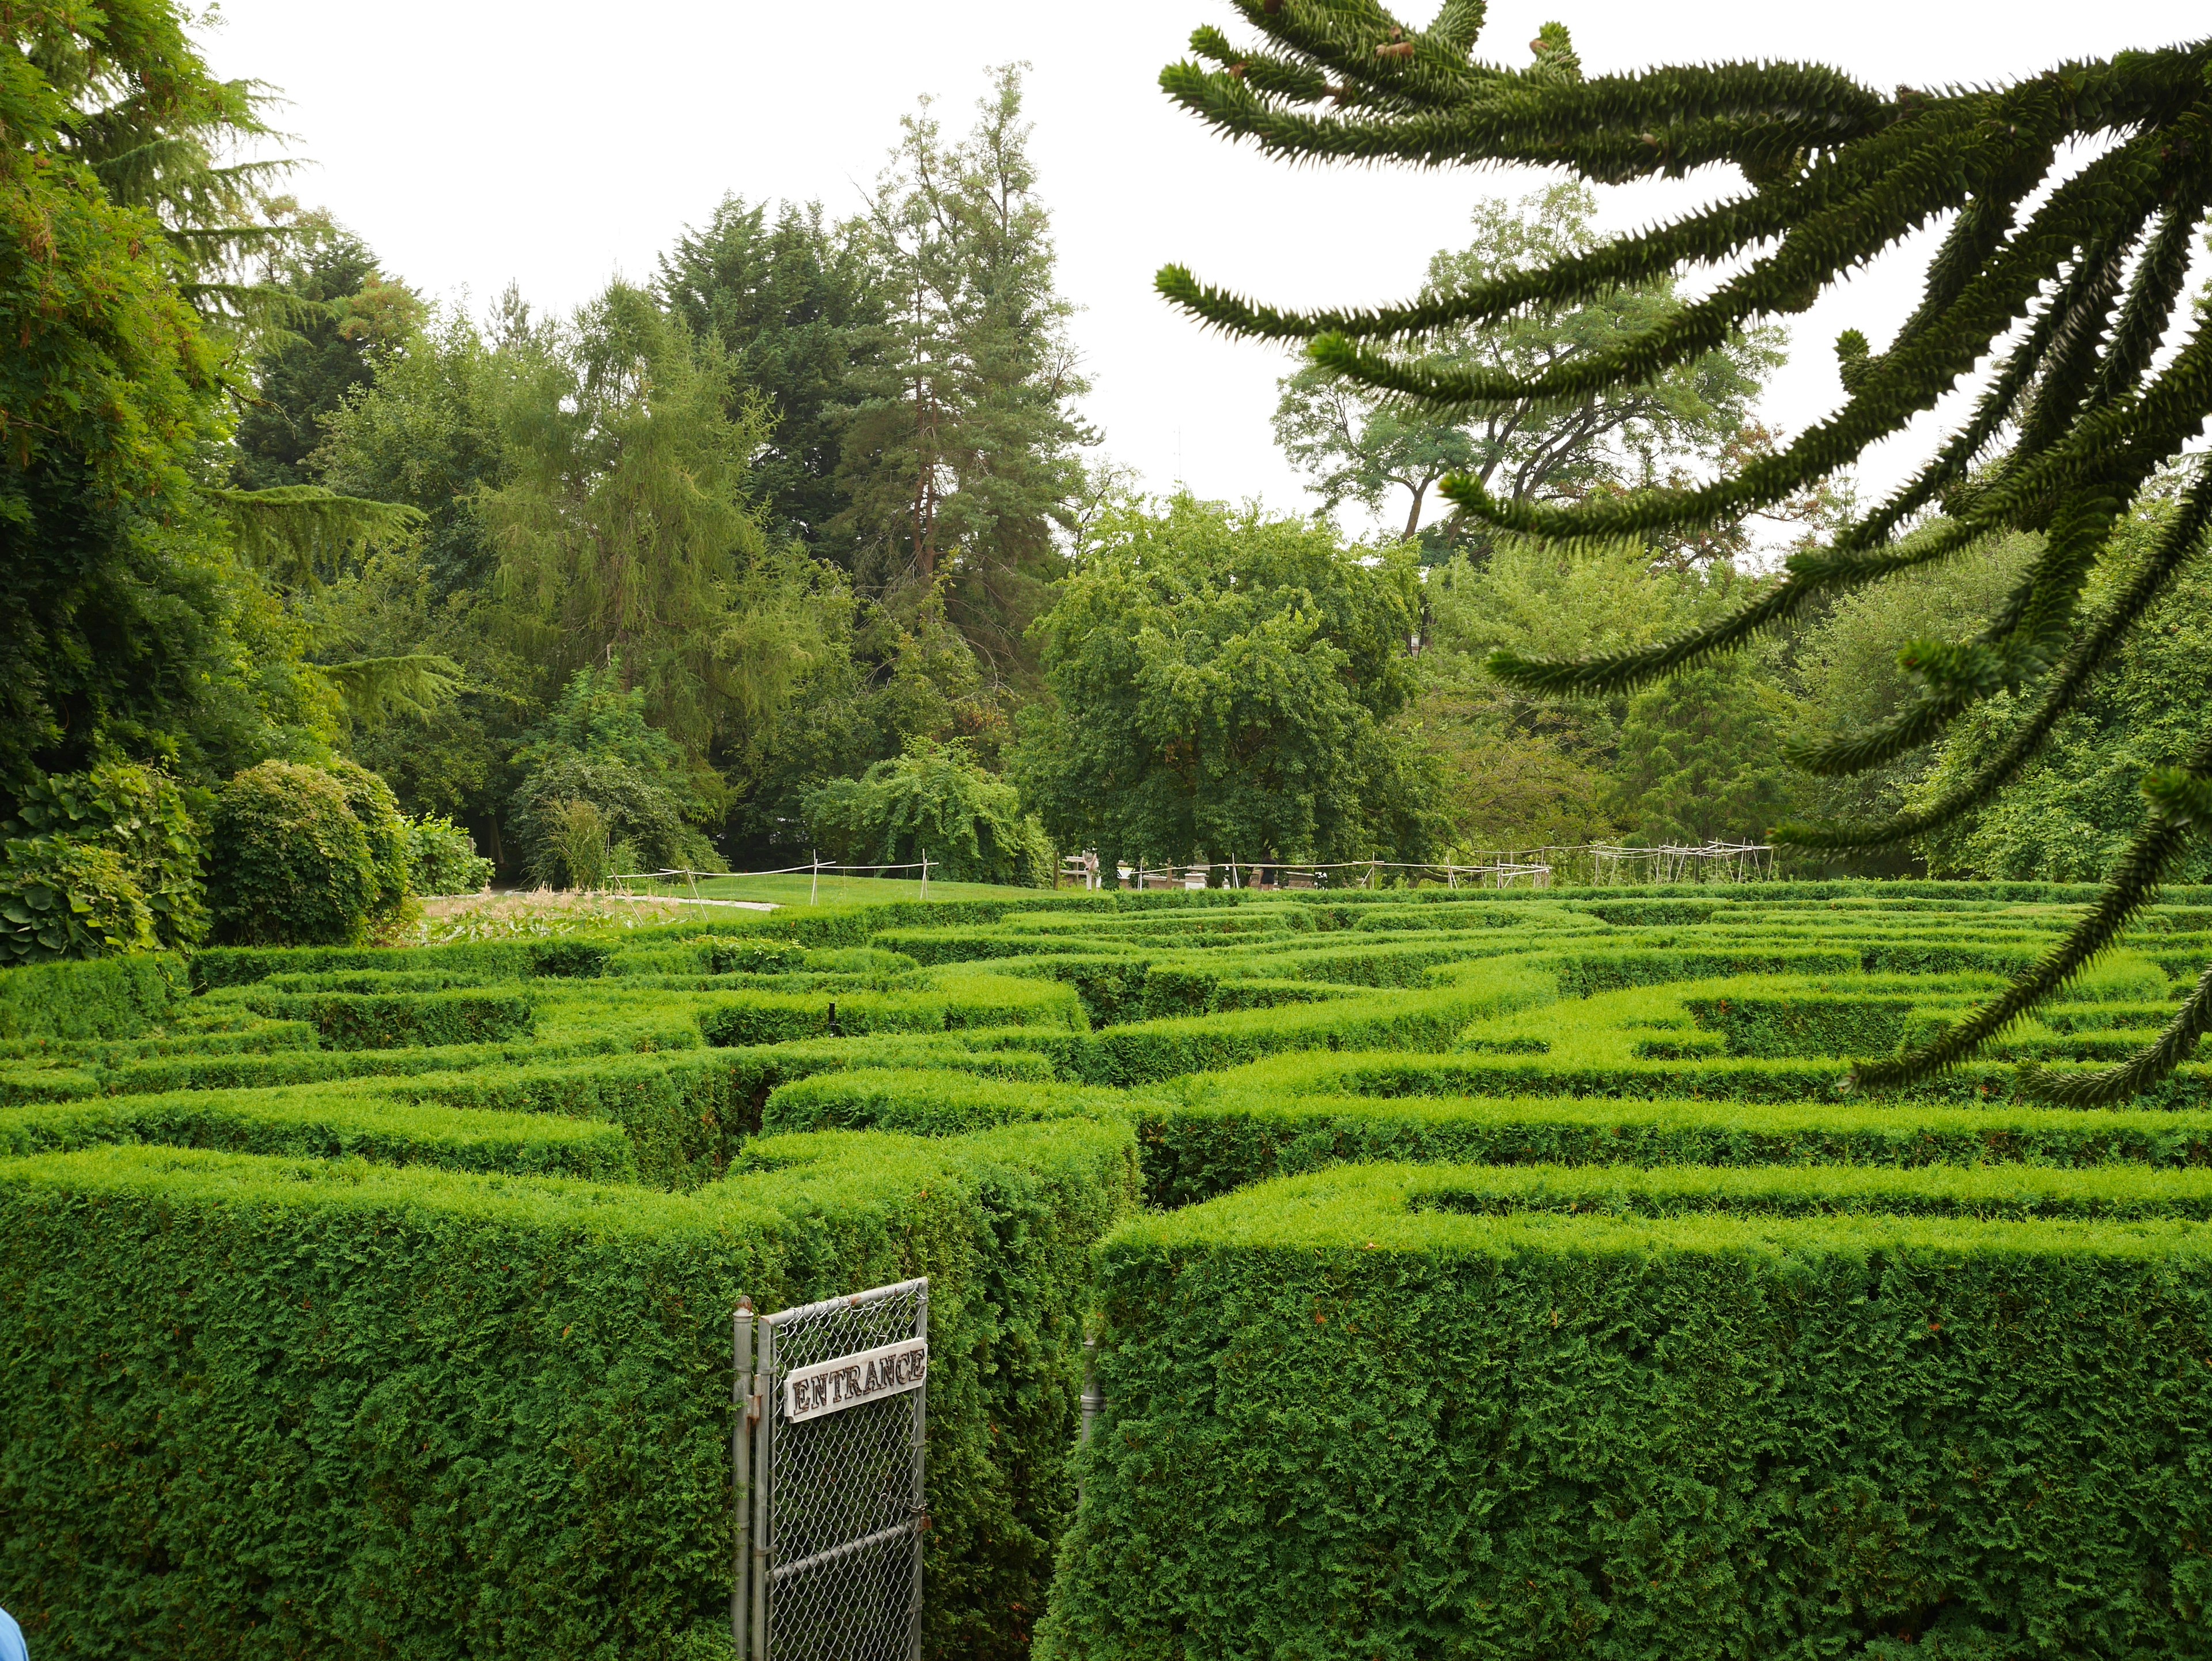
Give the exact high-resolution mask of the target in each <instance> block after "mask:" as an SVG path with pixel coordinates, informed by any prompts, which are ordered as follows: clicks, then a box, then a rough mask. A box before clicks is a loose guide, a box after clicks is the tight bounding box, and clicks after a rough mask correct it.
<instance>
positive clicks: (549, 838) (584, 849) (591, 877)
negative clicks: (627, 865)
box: [535, 796, 631, 893]
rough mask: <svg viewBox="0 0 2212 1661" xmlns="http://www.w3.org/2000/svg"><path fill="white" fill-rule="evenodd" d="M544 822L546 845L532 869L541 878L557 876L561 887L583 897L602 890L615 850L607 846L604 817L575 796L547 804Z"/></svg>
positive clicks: (595, 808) (609, 874) (610, 870)
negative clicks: (583, 893) (578, 892)
mask: <svg viewBox="0 0 2212 1661" xmlns="http://www.w3.org/2000/svg"><path fill="white" fill-rule="evenodd" d="M544 818H545V826H546V829H545V843H544V850H543V856H542V857H541V859H540V860H539V862H538V866H537V867H535V868H536V869H537V870H538V872H539V873H540V874H541V876H544V877H552V876H554V875H555V874H556V873H557V875H558V879H559V881H560V884H561V885H562V887H564V888H576V889H581V890H582V891H585V892H586V893H597V892H599V891H600V890H601V889H603V888H605V886H606V885H607V879H608V878H609V877H611V875H613V874H614V869H615V861H614V850H613V849H611V848H610V847H609V846H608V845H607V821H606V816H605V814H603V813H601V812H599V808H598V807H597V806H595V805H594V804H592V803H591V802H589V801H586V800H584V799H583V798H582V797H580V796H578V797H574V798H571V799H570V800H566V801H555V802H549V803H547V804H546V806H545V810H544ZM630 845H631V844H629V843H623V847H625V848H628V847H629V846H630Z"/></svg>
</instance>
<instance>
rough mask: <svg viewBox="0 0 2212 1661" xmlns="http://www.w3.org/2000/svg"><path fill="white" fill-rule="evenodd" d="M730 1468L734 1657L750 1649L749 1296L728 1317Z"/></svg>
mask: <svg viewBox="0 0 2212 1661" xmlns="http://www.w3.org/2000/svg"><path fill="white" fill-rule="evenodd" d="M730 1360H731V1362H732V1366H731V1371H730V1406H731V1408H732V1413H731V1415H730V1471H731V1475H732V1479H733V1481H732V1489H733V1494H732V1503H733V1504H734V1506H736V1509H737V1518H738V1544H737V1551H736V1554H735V1556H734V1558H733V1561H732V1563H731V1565H730V1641H731V1642H732V1644H734V1645H735V1646H737V1652H738V1661H746V1658H747V1656H748V1655H749V1654H750V1648H749V1646H747V1644H746V1642H745V1639H746V1635H747V1622H746V1621H745V1604H746V1597H745V1592H746V1590H747V1584H746V1578H747V1572H748V1571H749V1570H750V1568H751V1567H752V1529H751V1527H750V1522H751V1507H752V1499H753V1495H752V1451H753V1426H752V1421H753V1416H754V1415H753V1300H752V1299H750V1298H740V1299H738V1307H737V1309H736V1311H734V1312H733V1313H732V1315H731V1317H730Z"/></svg>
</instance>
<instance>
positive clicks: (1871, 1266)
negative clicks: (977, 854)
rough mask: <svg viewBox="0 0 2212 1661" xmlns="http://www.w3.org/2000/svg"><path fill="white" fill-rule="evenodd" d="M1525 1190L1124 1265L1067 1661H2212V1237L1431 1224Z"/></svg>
mask: <svg viewBox="0 0 2212 1661" xmlns="http://www.w3.org/2000/svg"><path fill="white" fill-rule="evenodd" d="M1779 1174H1780V1175H1782V1176H1786V1177H1788V1178H1790V1179H1791V1180H1801V1181H1817V1180H1818V1177H1817V1175H1816V1174H1814V1173H1802V1172H1789V1173H1779ZM1498 1176H1499V1173H1496V1172H1490V1171H1479V1170H1468V1169H1466V1168H1452V1167H1436V1166H1426V1167H1407V1166H1389V1165H1385V1166H1369V1167H1347V1168H1344V1169H1340V1170H1339V1171H1332V1172H1328V1173H1325V1174H1324V1175H1322V1176H1320V1177H1308V1178H1299V1179H1291V1180H1289V1181H1285V1182H1282V1183H1269V1184H1265V1185H1262V1186H1261V1187H1258V1188H1255V1189H1248V1190H1245V1191H1244V1192H1243V1193H1240V1194H1237V1195H1234V1196H1230V1197H1228V1198H1226V1199H1224V1200H1220V1201H1217V1202H1213V1203H1212V1204H1210V1205H1206V1206H1201V1207H1195V1208H1190V1209H1188V1210H1186V1211H1183V1212H1180V1213H1177V1214H1173V1215H1171V1216H1164V1217H1151V1218H1146V1219H1143V1220H1132V1221H1131V1222H1128V1223H1125V1224H1124V1225H1123V1226H1121V1227H1120V1228H1119V1229H1117V1230H1116V1231H1115V1232H1114V1233H1113V1234H1112V1235H1111V1236H1109V1238H1108V1240H1107V1241H1106V1243H1105V1244H1103V1246H1102V1247H1101V1248H1100V1253H1099V1265H1100V1267H1099V1273H1100V1277H1101V1296H1102V1299H1103V1311H1104V1314H1103V1323H1104V1324H1103V1335H1102V1339H1101V1346H1102V1348H1101V1354H1100V1358H1099V1364H1098V1365H1099V1378H1100V1382H1101V1384H1102V1387H1103V1391H1104V1395H1105V1402H1106V1406H1105V1410H1104V1413H1103V1416H1102V1418H1101V1420H1100V1421H1099V1423H1098V1425H1097V1427H1096V1429H1095V1430H1094V1432H1093V1434H1092V1436H1091V1441H1090V1443H1089V1445H1088V1446H1087V1447H1086V1448H1085V1451H1084V1453H1083V1455H1082V1457H1080V1459H1079V1469H1080V1470H1081V1473H1082V1479H1083V1485H1084V1494H1083V1505H1082V1508H1081V1512H1080V1514H1079V1518H1078V1520H1077V1522H1076V1524H1075V1526H1074V1528H1073V1530H1072V1532H1071V1534H1070V1536H1069V1539H1068V1541H1067V1542H1066V1547H1065V1548H1064V1550H1063V1553H1062V1557H1061V1561H1060V1573H1059V1576H1058V1579H1057V1580H1056V1582H1055V1584H1054V1593H1053V1604H1052V1609H1051V1614H1050V1615H1049V1616H1048V1620H1047V1622H1046V1624H1045V1627H1044V1629H1043V1630H1042V1632H1041V1634H1040V1635H1039V1637H1040V1641H1039V1645H1038V1653H1039V1654H1040V1656H1042V1657H1048V1658H1052V1661H1076V1658H1084V1661H1105V1658H1118V1657H1135V1656H1145V1657H1154V1656H1159V1655H1164V1654H1173V1655H1197V1654H1206V1655H1225V1656H1228V1655H1249V1656H1255V1657H1256V1656H1267V1655H1297V1656H1301V1657H1310V1658H1316V1661H1323V1658H1335V1657H1342V1658H1346V1661H1352V1658H1359V1661H1376V1658H1382V1661H1393V1658H1405V1661H1413V1658H1421V1661H1428V1658H1431V1657H1434V1656H1437V1655H1445V1654H1468V1655H1477V1654H1480V1655H1489V1656H1500V1657H1508V1656H1528V1657H1531V1658H1535V1657H1546V1658H1548V1657H1553V1656H1558V1655H1561V1654H1568V1653H1577V1654H1602V1655H1607V1656H1613V1657H1620V1658H1634V1657H1649V1658H1652V1661H1661V1658H1665V1661H1674V1658H1680V1657H1684V1656H1708V1655H1754V1656H1778V1655H1806V1656H1812V1655H1831V1654H1832V1655H1845V1654H1850V1655H1858V1654H1868V1653H1875V1652H1880V1653H1882V1654H1894V1655H1896V1656H1899V1657H1902V1656H1904V1655H1905V1654H1908V1653H1922V1652H1925V1653H1933V1654H1959V1655H1974V1656H1990V1657H1995V1656H2005V1657H2054V1658H2055V1657H2060V1656H2068V1657H2070V1656H2077V1655H2081V1654H2100V1655H2123V1654H2128V1655H2153V1654H2156V1655H2183V1654H2201V1653H2203V1652H2204V1651H2205V1650H2206V1648H2207V1647H2208V1638H2207V1634H2208V1630H2212V1625H2208V1623H2212V1559H2208V1558H2207V1555H2206V1554H2205V1551H2204V1547H2203V1542H2204V1541H2205V1540H2207V1539H2208V1538H2212V1440H2208V1439H2207V1438H2206V1436H2205V1434H2204V1427H2205V1424H2206V1422H2207V1419H2208V1415H2212V1236H2208V1233H2207V1231H2205V1230H2204V1229H2203V1227H2202V1226H2199V1225H2197V1224H2193V1223H2180V1222H2148V1223H2135V1224H2130V1225H2127V1226H2119V1225H2112V1224H2093V1223H2069V1222H2051V1221H2038V1222H2028V1223H2019V1222H1974V1221H1962V1220H1926V1219H1916V1218H1894V1217H1887V1216H1876V1215H1852V1216H1849V1217H1842V1218H1826V1217H1824V1218H1785V1217H1747V1218H1730V1217H1713V1216H1699V1217H1693V1218H1684V1217H1662V1218H1652V1219H1627V1218H1623V1217H1619V1216H1577V1217H1565V1218H1563V1217H1558V1216H1549V1215H1546V1216H1465V1215H1456V1214H1450V1213H1446V1212H1443V1211H1438V1210H1420V1209H1417V1208H1415V1202H1416V1201H1418V1200H1419V1199H1420V1198H1422V1197H1424V1196H1434V1195H1436V1194H1437V1193H1439V1192H1443V1191H1447V1190H1450V1189H1453V1188H1454V1187H1455V1185H1456V1186H1458V1187H1459V1188H1460V1189H1462V1190H1464V1189H1476V1190H1479V1189H1480V1188H1481V1186H1482V1185H1483V1184H1485V1183H1494V1182H1495V1181H1496V1180H1497V1179H1498ZM1912 1646H1926V1647H1925V1648H1924V1649H1923V1648H1917V1647H1912Z"/></svg>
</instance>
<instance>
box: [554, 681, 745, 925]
mask: <svg viewBox="0 0 2212 1661" xmlns="http://www.w3.org/2000/svg"><path fill="white" fill-rule="evenodd" d="M515 761H516V764H517V765H519V766H520V768H521V769H522V775H523V776H522V782H521V783H520V785H518V786H517V787H516V789H515V793H514V798H513V828H514V842H515V846H516V848H517V849H518V850H519V851H520V855H521V859H522V864H523V868H524V870H525V872H526V873H527V874H528V875H529V877H530V879H532V881H534V882H538V883H542V884H544V885H547V886H549V887H550V886H555V885H561V884H563V883H565V884H567V885H568V886H571V887H580V888H581V887H597V886H600V885H603V880H598V881H586V880H580V878H582V877H586V876H593V877H597V878H599V879H604V875H605V872H606V871H607V870H609V869H612V868H615V867H609V866H605V865H604V864H600V865H592V864H589V863H587V862H586V863H584V864H582V865H579V864H574V863H571V861H570V857H569V855H570V854H571V853H572V851H573V852H577V853H578V854H579V855H580V850H581V848H582V844H581V843H574V844H573V845H572V844H571V843H570V842H569V841H568V836H569V833H570V830H571V828H572V825H573V824H578V823H580V820H578V819H576V818H575V816H574V812H573V809H572V806H571V804H574V803H578V802H582V803H586V804H588V805H589V806H591V807H592V809H593V810H595V811H596V812H597V814H598V817H599V835H600V844H599V845H600V847H601V849H605V850H607V851H609V852H611V846H612V845H613V844H617V843H629V846H630V847H631V849H634V850H635V853H634V855H632V857H633V858H635V861H637V864H636V865H634V866H631V867H629V868H631V869H638V868H650V869H653V870H661V869H667V868H674V867H681V868H686V869H690V870H696V871H715V870H720V869H722V868H723V867H722V861H721V860H720V857H719V856H718V855H716V854H715V852H714V844H713V843H710V842H708V840H707V838H706V837H704V836H702V834H701V833H700V832H699V831H698V830H697V828H696V824H694V821H695V820H696V819H698V818H701V817H702V816H703V814H704V813H705V812H706V806H705V803H704V802H702V800H701V799H700V795H699V793H698V791H697V790H696V788H694V786H693V783H692V781H691V780H690V777H689V776H687V775H686V772H685V765H684V752H683V751H681V750H680V749H679V748H678V746H677V745H676V742H675V740H673V739H671V738H670V737H669V736H668V735H667V734H666V733H662V732H659V731H657V730H656V729H655V728H653V727H651V726H648V725H647V722H646V719H645V694H644V691H642V689H639V688H633V689H631V690H630V691H623V687H622V672H621V666H620V664H619V663H618V662H617V663H616V664H613V665H610V666H608V667H607V668H606V669H605V670H593V669H589V668H586V669H579V670H578V671H577V672H575V673H574V675H573V676H571V677H570V678H569V679H568V684H567V685H566V686H564V687H563V688H562V692H561V697H560V701H559V703H556V705H555V707H554V709H553V711H552V713H551V715H550V716H548V717H547V719H546V721H545V724H544V726H542V727H539V728H538V729H537V731H536V732H534V733H532V735H531V741H530V743H529V744H528V745H526V746H525V747H524V748H523V749H522V750H521V751H520V752H519V753H518V754H517V755H516V757H515ZM599 857H600V858H601V859H602V860H604V859H605V857H606V855H605V853H603V854H602V855H600V856H599Z"/></svg>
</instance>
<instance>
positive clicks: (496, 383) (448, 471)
mask: <svg viewBox="0 0 2212 1661" xmlns="http://www.w3.org/2000/svg"><path fill="white" fill-rule="evenodd" d="M496 321H497V323H498V325H499V330H498V332H499V334H500V335H501V336H502V337H503V338H505V340H506V341H507V342H508V343H511V344H520V345H527V344H528V343H529V342H530V339H531V335H530V324H529V316H528V310H527V308H526V307H525V306H524V305H523V303H522V301H521V298H520V295H517V294H516V293H515V292H514V291H513V290H512V289H510V290H508V291H507V294H506V295H502V296H501V301H500V307H499V311H498V313H497V318H496ZM368 367H369V369H370V374H371V379H370V380H369V382H368V384H367V385H366V386H359V387H357V388H356V389H355V390H354V391H353V392H351V394H350V395H349V397H348V398H347V399H346V400H345V402H344V403H343V404H342V405H340V406H339V407H338V408H337V410H335V411H332V412H331V414H330V416H329V417H328V418H327V420H326V421H325V425H324V432H325V437H324V442H323V447H322V448H321V450H320V451H319V453H317V454H316V456H315V458H314V459H313V464H312V465H313V467H314V469H315V470H316V471H317V472H318V473H319V476H320V478H321V479H322V482H323V483H325V484H327V485H329V486H330V487H331V489H332V490H339V491H343V492H344V493H346V494H348V495H350V496H367V497H370V498H373V499H374V500H375V501H378V502H398V503H402V504H404V505H405V506H407V507H409V508H413V509H415V510H416V512H417V513H419V514H422V520H421V523H420V527H419V529H418V531H417V532H416V541H417V543H418V545H420V547H421V548H422V558H423V563H424V566H425V569H426V573H427V575H428V579H429V581H430V583H431V585H432V588H433V591H434V595H435V598H437V599H444V598H446V597H447V596H448V595H451V594H453V593H458V592H459V591H462V590H465V589H474V590H480V591H486V592H488V591H489V588H490V587H491V583H492V578H493V575H494V573H495V570H496V569H497V566H498V560H499V556H498V551H497V550H496V549H495V547H494V546H493V545H492V539H491V533H490V532H489V528H488V527H487V526H485V524H484V520H483V511H482V507H481V496H482V493H483V491H485V490H492V489H496V488H497V487H498V486H499V485H500V484H503V483H504V482H505V481H506V478H507V452H506V448H505V446H504V444H503V442H502V440H501V420H502V411H503V410H504V408H505V406H506V405H507V402H508V400H509V399H510V397H512V396H513V392H514V386H513V382H514V380H515V376H514V375H513V374H512V373H510V370H511V367H512V366H511V363H510V362H508V361H507V360H506V359H503V358H502V356H501V351H500V345H499V343H498V342H497V341H495V340H488V339H486V338H485V337H484V334H483V331H481V330H479V329H478V328H477V326H476V325H475V324H474V323H473V322H471V320H470V319H469V318H468V317H467V316H466V315H465V314H464V313H459V312H453V311H449V312H444V313H440V314H438V315H437V316H435V317H434V318H432V319H429V320H428V322H427V324H426V326H425V327H424V328H423V329H422V330H421V331H419V332H416V333H415V334H413V335H412V336H410V337H409V338H406V339H405V340H404V341H402V342H401V343H399V344H398V347H397V349H396V350H392V351H389V352H380V353H376V354H373V355H372V356H371V357H370V359H369V365H368ZM456 655H459V654H456Z"/></svg>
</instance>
